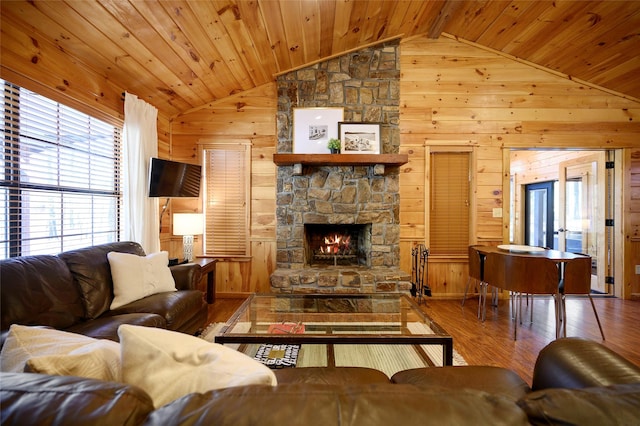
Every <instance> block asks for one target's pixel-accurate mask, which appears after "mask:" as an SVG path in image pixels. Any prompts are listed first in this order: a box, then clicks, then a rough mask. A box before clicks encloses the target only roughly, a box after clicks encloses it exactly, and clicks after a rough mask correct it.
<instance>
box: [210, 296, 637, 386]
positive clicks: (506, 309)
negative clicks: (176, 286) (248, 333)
mask: <svg viewBox="0 0 640 426" xmlns="http://www.w3.org/2000/svg"><path fill="white" fill-rule="evenodd" d="M243 301H244V299H222V298H217V299H216V302H215V303H214V304H212V305H209V322H221V321H222V322H224V321H226V320H227V319H228V318H229V317H230V316H231V315H232V314H233V312H235V310H236V309H237V308H238V307H239V306H240V304H241V303H242V302H243ZM594 301H595V304H596V309H597V310H598V315H599V316H600V321H601V322H602V327H603V328H604V333H605V338H606V340H605V341H604V342H603V344H604V345H606V346H607V347H609V348H610V349H612V350H614V351H615V352H617V353H619V354H621V355H622V356H624V357H626V358H627V359H629V360H630V361H631V362H633V363H635V364H637V365H640V327H639V326H638V325H639V324H640V302H639V301H630V300H621V299H615V298H605V297H596V298H594ZM533 306H534V317H533V323H530V322H529V318H530V317H529V307H530V305H529V307H527V306H526V305H525V304H524V303H523V311H524V315H523V324H522V325H519V326H518V339H517V340H516V341H514V340H513V327H514V325H515V324H514V321H512V320H511V314H510V306H509V303H508V300H507V299H504V300H502V299H501V300H500V302H499V306H498V307H489V306H487V317H486V321H485V322H484V323H483V322H481V321H479V320H478V319H477V317H476V311H477V307H478V300H477V299H474V298H471V299H468V300H467V302H466V303H465V305H464V307H462V306H461V300H460V299H431V298H428V299H427V303H426V305H425V304H423V305H422V306H421V308H422V310H423V311H424V312H425V313H427V314H428V315H429V316H431V317H432V318H433V319H434V320H435V321H436V322H438V323H439V324H440V325H441V326H442V327H443V328H444V329H445V330H447V331H448V332H449V334H451V336H452V337H453V347H454V348H455V349H456V350H457V351H458V352H459V353H460V354H461V355H462V356H463V357H464V358H465V360H466V361H467V362H468V363H469V364H471V365H493V366H499V367H506V368H510V369H512V370H514V371H515V372H516V373H518V374H519V375H520V376H521V377H522V378H523V379H524V380H525V381H526V382H527V383H529V384H531V377H532V373H533V367H534V364H535V361H536V357H537V355H538V352H540V350H541V349H542V348H543V347H544V346H546V345H547V344H548V343H550V342H551V341H552V340H554V339H555V328H554V327H555V316H554V305H553V302H552V301H551V298H550V297H536V298H535V300H534V305H533ZM567 335H568V336H569V337H584V338H589V339H593V340H596V341H599V342H602V339H601V336H600V331H599V330H598V324H597V322H596V319H595V316H594V315H593V310H592V309H591V304H590V303H589V299H588V298H586V297H579V296H576V297H568V298H567Z"/></svg>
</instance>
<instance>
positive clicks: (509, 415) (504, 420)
mask: <svg viewBox="0 0 640 426" xmlns="http://www.w3.org/2000/svg"><path fill="white" fill-rule="evenodd" d="M167 424H172V425H177V424H188V425H234V426H244V425H247V426H248V425H287V424H296V425H322V426H330V425H336V426H337V425H340V426H348V425H367V426H377V425H381V426H389V425H403V426H405V425H406V426H412V425H416V426H428V425H474V426H477V425H492V426H498V425H512V426H513V425H528V424H529V423H528V421H527V417H526V415H525V413H524V412H523V411H522V410H521V409H520V408H519V407H518V406H517V405H516V403H515V402H513V401H511V400H508V399H506V398H502V397H499V396H495V395H490V394H487V393H485V392H479V391H473V390H456V391H453V390H442V389H431V390H427V389H421V388H418V387H415V386H411V385H395V384H389V383H386V384H370V385H349V384H343V385H313V384H292V385H286V384H285V385H278V386H274V387H269V386H242V387H237V388H227V389H218V390H213V391H209V392H206V393H204V394H199V393H194V394H190V395H186V396H184V397H182V398H180V399H178V400H176V401H174V402H172V403H169V404H167V405H165V406H163V407H161V408H159V409H157V410H156V411H154V412H153V413H151V415H150V416H149V418H148V419H147V422H146V425H147V426H150V425H167Z"/></svg>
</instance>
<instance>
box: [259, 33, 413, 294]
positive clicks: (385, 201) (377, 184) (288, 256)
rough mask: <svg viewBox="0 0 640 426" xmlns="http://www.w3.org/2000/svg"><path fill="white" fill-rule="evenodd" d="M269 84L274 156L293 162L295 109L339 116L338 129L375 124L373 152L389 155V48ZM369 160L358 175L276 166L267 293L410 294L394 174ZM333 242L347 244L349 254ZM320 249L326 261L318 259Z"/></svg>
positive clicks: (395, 134) (393, 46)
mask: <svg viewBox="0 0 640 426" xmlns="http://www.w3.org/2000/svg"><path fill="white" fill-rule="evenodd" d="M277 84H278V114H277V117H276V124H277V128H278V145H277V149H276V151H277V153H278V154H292V153H294V149H293V139H294V135H293V126H292V124H293V110H294V108H297V107H305V108H310V107H342V108H343V109H344V121H347V122H367V123H380V139H381V149H380V152H381V153H382V154H397V153H398V150H399V145H400V129H399V126H398V122H399V115H400V111H399V98H400V95H399V94H400V91H399V88H400V61H399V43H398V41H397V40H392V41H389V42H385V43H382V44H380V45H377V46H371V47H368V48H365V49H362V50H359V51H357V52H352V53H349V54H347V55H343V56H340V57H336V58H332V59H329V60H327V61H323V62H319V63H317V64H314V65H312V66H310V67H307V68H303V69H299V70H295V71H291V72H289V73H286V74H283V75H280V76H278V78H277ZM327 152H328V151H327ZM350 155H351V156H358V155H359V154H350ZM314 156H315V154H309V156H308V157H309V158H312V157H314ZM343 156H344V155H343ZM327 157H329V158H331V155H329V154H328V153H327ZM372 157H374V158H373V159H372V160H371V161H370V162H367V163H362V164H360V163H358V164H357V165H354V164H336V163H335V162H334V161H332V160H331V159H329V160H327V161H326V162H325V161H323V162H319V161H312V162H310V163H309V162H307V163H303V162H301V163H296V162H293V163H287V164H278V168H277V189H276V220H277V224H276V244H277V248H276V268H277V269H276V270H275V271H274V272H273V274H272V275H271V291H272V292H276V293H278V292H280V293H294V292H295V293H376V292H405V291H406V292H408V291H409V290H410V288H411V282H410V276H409V275H407V274H406V273H405V272H404V271H402V270H400V267H399V261H400V248H399V247H400V246H399V240H400V224H399V223H400V222H399V210H400V203H399V174H400V170H399V165H398V164H390V163H386V164H379V163H376V161H377V160H376V158H375V155H373V156H372ZM317 234H320V235H317ZM325 237H326V238H327V241H328V242H326V243H325ZM336 238H347V239H348V240H349V246H348V247H345V246H344V243H337V242H336V241H335V240H336ZM341 241H344V240H342V239H341ZM341 244H342V245H341ZM323 247H324V251H325V252H324V253H323V252H322V250H320V252H319V253H318V250H319V249H321V248H323ZM331 251H334V252H335V253H330V252H331Z"/></svg>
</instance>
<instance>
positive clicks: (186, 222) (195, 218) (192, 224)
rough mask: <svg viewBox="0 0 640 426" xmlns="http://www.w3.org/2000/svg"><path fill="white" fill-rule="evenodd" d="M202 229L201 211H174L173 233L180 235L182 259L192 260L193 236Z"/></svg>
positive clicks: (200, 232) (198, 233)
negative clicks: (182, 251) (182, 250)
mask: <svg viewBox="0 0 640 426" xmlns="http://www.w3.org/2000/svg"><path fill="white" fill-rule="evenodd" d="M203 231H204V226H203V215H202V213H175V214H174V215H173V235H182V246H183V249H184V260H187V261H189V262H191V261H192V260H193V236H194V235H200V234H202V232H203Z"/></svg>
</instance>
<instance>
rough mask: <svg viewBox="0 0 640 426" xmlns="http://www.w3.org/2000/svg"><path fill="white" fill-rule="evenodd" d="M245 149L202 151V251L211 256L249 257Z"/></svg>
mask: <svg viewBox="0 0 640 426" xmlns="http://www.w3.org/2000/svg"><path fill="white" fill-rule="evenodd" d="M249 155H250V152H249V146H248V145H235V144H234V145H222V144H220V145H215V146H208V147H206V148H205V150H204V158H205V183H206V188H205V197H206V198H205V215H206V216H205V228H206V229H205V239H204V246H205V248H204V252H205V254H207V255H215V256H245V255H248V254H249V220H248V210H249V209H248V206H249V164H250V162H249Z"/></svg>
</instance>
